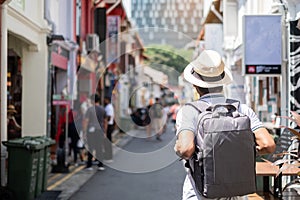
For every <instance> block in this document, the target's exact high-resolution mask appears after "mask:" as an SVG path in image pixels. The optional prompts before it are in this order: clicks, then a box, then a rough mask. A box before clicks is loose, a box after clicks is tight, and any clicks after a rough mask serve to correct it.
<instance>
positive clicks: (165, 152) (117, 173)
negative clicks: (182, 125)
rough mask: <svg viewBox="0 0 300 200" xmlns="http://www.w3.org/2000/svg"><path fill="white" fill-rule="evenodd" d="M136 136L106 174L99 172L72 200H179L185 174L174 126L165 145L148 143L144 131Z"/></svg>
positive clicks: (120, 151) (167, 135) (153, 142)
mask: <svg viewBox="0 0 300 200" xmlns="http://www.w3.org/2000/svg"><path fill="white" fill-rule="evenodd" d="M135 135H136V137H132V139H131V140H130V142H129V143H127V144H126V145H125V146H124V147H122V149H121V150H119V151H118V152H117V153H116V154H115V157H114V162H113V163H112V164H108V165H109V166H106V170H105V171H98V172H97V173H96V174H95V175H94V176H93V177H92V178H91V179H90V180H89V181H88V182H87V183H86V184H84V185H83V186H82V187H81V188H80V189H79V190H78V191H77V192H76V193H75V194H74V195H73V196H72V197H71V198H70V199H71V200H81V199H88V200H94V199H95V200H96V199H97V200H102V199H103V200H141V199H143V200H153V199H155V200H171V199H172V200H180V199H181V195H182V184H183V181H184V177H185V170H184V167H183V164H182V162H180V161H179V160H178V158H177V157H176V156H175V155H174V151H173V146H174V142H175V135H174V132H172V130H171V124H169V126H168V128H167V131H166V133H165V134H163V135H162V137H161V138H162V141H158V140H156V138H155V137H153V138H151V140H150V141H149V140H147V139H146V138H145V137H146V133H145V131H144V130H136V131H135Z"/></svg>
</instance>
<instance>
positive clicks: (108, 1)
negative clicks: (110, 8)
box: [105, 0, 117, 4]
mask: <svg viewBox="0 0 300 200" xmlns="http://www.w3.org/2000/svg"><path fill="white" fill-rule="evenodd" d="M116 2H117V0H105V3H107V4H113V3H116Z"/></svg>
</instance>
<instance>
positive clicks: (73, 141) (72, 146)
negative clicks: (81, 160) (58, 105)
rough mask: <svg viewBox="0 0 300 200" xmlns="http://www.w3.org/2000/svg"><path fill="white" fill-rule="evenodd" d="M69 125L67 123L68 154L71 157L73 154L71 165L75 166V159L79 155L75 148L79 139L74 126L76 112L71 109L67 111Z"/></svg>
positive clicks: (77, 149)
mask: <svg viewBox="0 0 300 200" xmlns="http://www.w3.org/2000/svg"><path fill="white" fill-rule="evenodd" d="M68 118H69V123H68V137H69V138H70V149H69V152H70V154H71V155H72V153H73V163H74V164H75V165H76V164H77V158H78V154H79V148H78V146H77V144H78V140H79V139H80V137H79V132H78V131H79V130H80V129H78V128H79V127H78V128H77V127H76V125H75V120H74V118H75V119H76V118H77V112H75V111H74V110H73V109H70V111H69V117H68Z"/></svg>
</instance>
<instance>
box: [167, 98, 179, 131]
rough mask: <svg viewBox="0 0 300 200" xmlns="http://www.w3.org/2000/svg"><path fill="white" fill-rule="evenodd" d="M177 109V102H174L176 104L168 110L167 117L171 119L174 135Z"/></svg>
mask: <svg viewBox="0 0 300 200" xmlns="http://www.w3.org/2000/svg"><path fill="white" fill-rule="evenodd" d="M179 108H180V105H179V103H178V101H177V100H176V102H175V103H174V104H173V105H172V106H171V107H170V109H169V116H170V117H171V122H172V124H173V128H172V131H174V132H175V133H176V117H177V112H178V110H179Z"/></svg>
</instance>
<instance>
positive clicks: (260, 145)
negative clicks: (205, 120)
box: [174, 50, 275, 200]
mask: <svg viewBox="0 0 300 200" xmlns="http://www.w3.org/2000/svg"><path fill="white" fill-rule="evenodd" d="M184 78H185V79H186V80H187V81H188V82H190V83H191V84H193V86H194V87H195V89H196V90H197V92H198V93H199V95H200V99H199V100H201V101H205V102H207V103H208V104H215V103H225V97H224V95H223V94H222V92H223V85H226V84H229V83H230V82H231V81H232V75H231V73H230V71H229V70H228V69H227V68H226V67H225V65H224V63H223V61H222V58H221V56H220V55H219V54H218V53H217V52H215V51H212V50H204V51H203V52H202V53H201V54H200V56H199V57H198V58H197V59H196V60H194V61H193V62H191V63H190V64H189V65H188V66H187V67H186V68H185V70H184ZM239 112H241V113H243V114H245V115H247V116H249V118H250V120H251V129H252V131H253V132H254V134H255V139H256V143H257V147H256V148H257V151H258V153H259V154H266V153H272V152H273V151H274V150H275V143H274V140H273V138H272V137H271V135H270V134H269V133H268V131H267V129H266V128H264V127H263V125H262V123H261V122H260V121H259V119H258V117H257V116H256V114H255V113H254V112H253V110H252V109H251V108H249V107H248V106H247V105H245V104H241V105H240V106H239ZM198 115H199V113H198V111H197V110H196V109H195V108H193V107H192V106H183V107H182V108H181V109H180V110H179V111H178V113H177V118H176V127H177V141H176V144H175V147H174V150H175V151H176V154H177V155H179V156H180V157H181V158H183V159H186V160H188V159H190V158H191V156H192V155H193V153H194V151H195V141H194V138H195V134H196V128H197V120H198V118H197V117H198ZM182 199H183V200H199V199H201V200H202V199H207V198H204V197H203V196H201V194H199V193H198V192H196V190H195V189H194V182H193V180H192V178H191V176H190V175H189V174H188V175H187V177H186V179H185V182H184V186H183V198H182ZM222 199H223V198H222ZM224 199H247V197H231V198H224Z"/></svg>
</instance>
